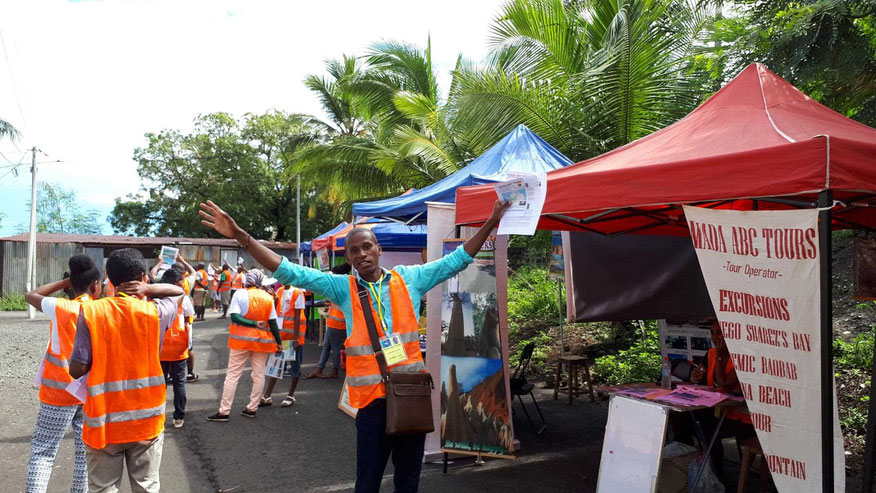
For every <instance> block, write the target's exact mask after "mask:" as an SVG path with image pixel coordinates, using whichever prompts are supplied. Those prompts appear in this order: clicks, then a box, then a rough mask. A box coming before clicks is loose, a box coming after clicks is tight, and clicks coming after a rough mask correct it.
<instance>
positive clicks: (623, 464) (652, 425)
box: [596, 395, 666, 493]
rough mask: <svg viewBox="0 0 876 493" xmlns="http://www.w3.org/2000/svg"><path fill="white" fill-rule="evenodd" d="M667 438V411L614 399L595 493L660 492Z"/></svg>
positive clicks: (653, 406) (624, 398)
mask: <svg viewBox="0 0 876 493" xmlns="http://www.w3.org/2000/svg"><path fill="white" fill-rule="evenodd" d="M665 434H666V408H664V407H663V406H661V405H659V404H656V403H653V402H643V401H640V400H636V399H631V398H628V397H623V396H619V395H615V396H612V398H611V402H609V405H608V422H606V424H605V439H604V440H603V442H602V458H601V459H600V461H599V480H598V482H597V484H596V491H597V492H599V493H616V492H618V491H620V492H623V493H651V492H654V491H657V476H658V473H659V471H660V459H661V455H662V453H663V438H664V435H665Z"/></svg>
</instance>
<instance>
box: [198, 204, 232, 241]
mask: <svg viewBox="0 0 876 493" xmlns="http://www.w3.org/2000/svg"><path fill="white" fill-rule="evenodd" d="M198 213H199V214H200V215H201V217H203V218H204V219H201V224H203V225H204V226H208V227H210V228H213V229H214V230H216V231H217V232H218V233H219V234H220V235H222V236H224V237H226V238H235V234H236V233H237V232H238V230H240V228H239V227H238V226H237V223H236V222H234V218H232V217H231V216H229V215H228V213H227V212H225V211H223V210H222V209H220V208H219V206H218V205H216V204H214V203H213V201H212V200H208V201H207V203H206V204H205V203H203V202H201V210H200V211H198Z"/></svg>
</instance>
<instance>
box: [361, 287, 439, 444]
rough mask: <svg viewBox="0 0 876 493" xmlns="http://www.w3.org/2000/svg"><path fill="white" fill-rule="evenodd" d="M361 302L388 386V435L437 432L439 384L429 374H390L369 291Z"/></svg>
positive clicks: (362, 294) (362, 296) (363, 292)
mask: <svg viewBox="0 0 876 493" xmlns="http://www.w3.org/2000/svg"><path fill="white" fill-rule="evenodd" d="M359 303H361V305H362V312H363V313H364V314H365V325H367V326H368V335H369V336H370V337H371V347H372V348H373V349H374V356H375V357H376V358H377V364H378V366H380V374H381V375H382V376H383V383H384V385H386V434H387V435H413V434H418V433H431V432H433V431H435V423H434V422H433V421H432V389H434V388H435V384H434V383H433V382H432V375H430V374H429V373H428V372H416V373H411V372H401V371H398V372H392V373H390V372H389V370H388V369H387V367H386V360H385V359H384V356H383V350H382V349H381V347H380V337H379V336H378V335H377V325H376V324H375V323H374V314H373V312H372V311H371V299H370V297H369V296H368V291H366V290H365V289H360V290H359Z"/></svg>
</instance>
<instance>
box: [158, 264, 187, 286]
mask: <svg viewBox="0 0 876 493" xmlns="http://www.w3.org/2000/svg"><path fill="white" fill-rule="evenodd" d="M182 278H183V273H182V271H181V270H179V269H177V268H176V267H171V268H170V269H167V270H166V271H164V274H162V275H161V282H163V283H167V284H176V283H178V282H180V281H181V280H182Z"/></svg>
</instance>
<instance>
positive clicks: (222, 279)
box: [216, 264, 234, 318]
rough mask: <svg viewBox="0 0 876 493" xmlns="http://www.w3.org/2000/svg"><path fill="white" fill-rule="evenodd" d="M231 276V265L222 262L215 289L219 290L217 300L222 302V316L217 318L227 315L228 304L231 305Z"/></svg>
mask: <svg viewBox="0 0 876 493" xmlns="http://www.w3.org/2000/svg"><path fill="white" fill-rule="evenodd" d="M232 277H233V276H232V275H231V267H229V266H228V264H223V265H222V273H221V274H219V284H218V285H217V287H216V291H218V292H219V301H220V303H221V304H222V316H220V317H219V318H225V317H227V316H228V306H229V305H231V283H232V282H233V281H234V280H233V279H232Z"/></svg>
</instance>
